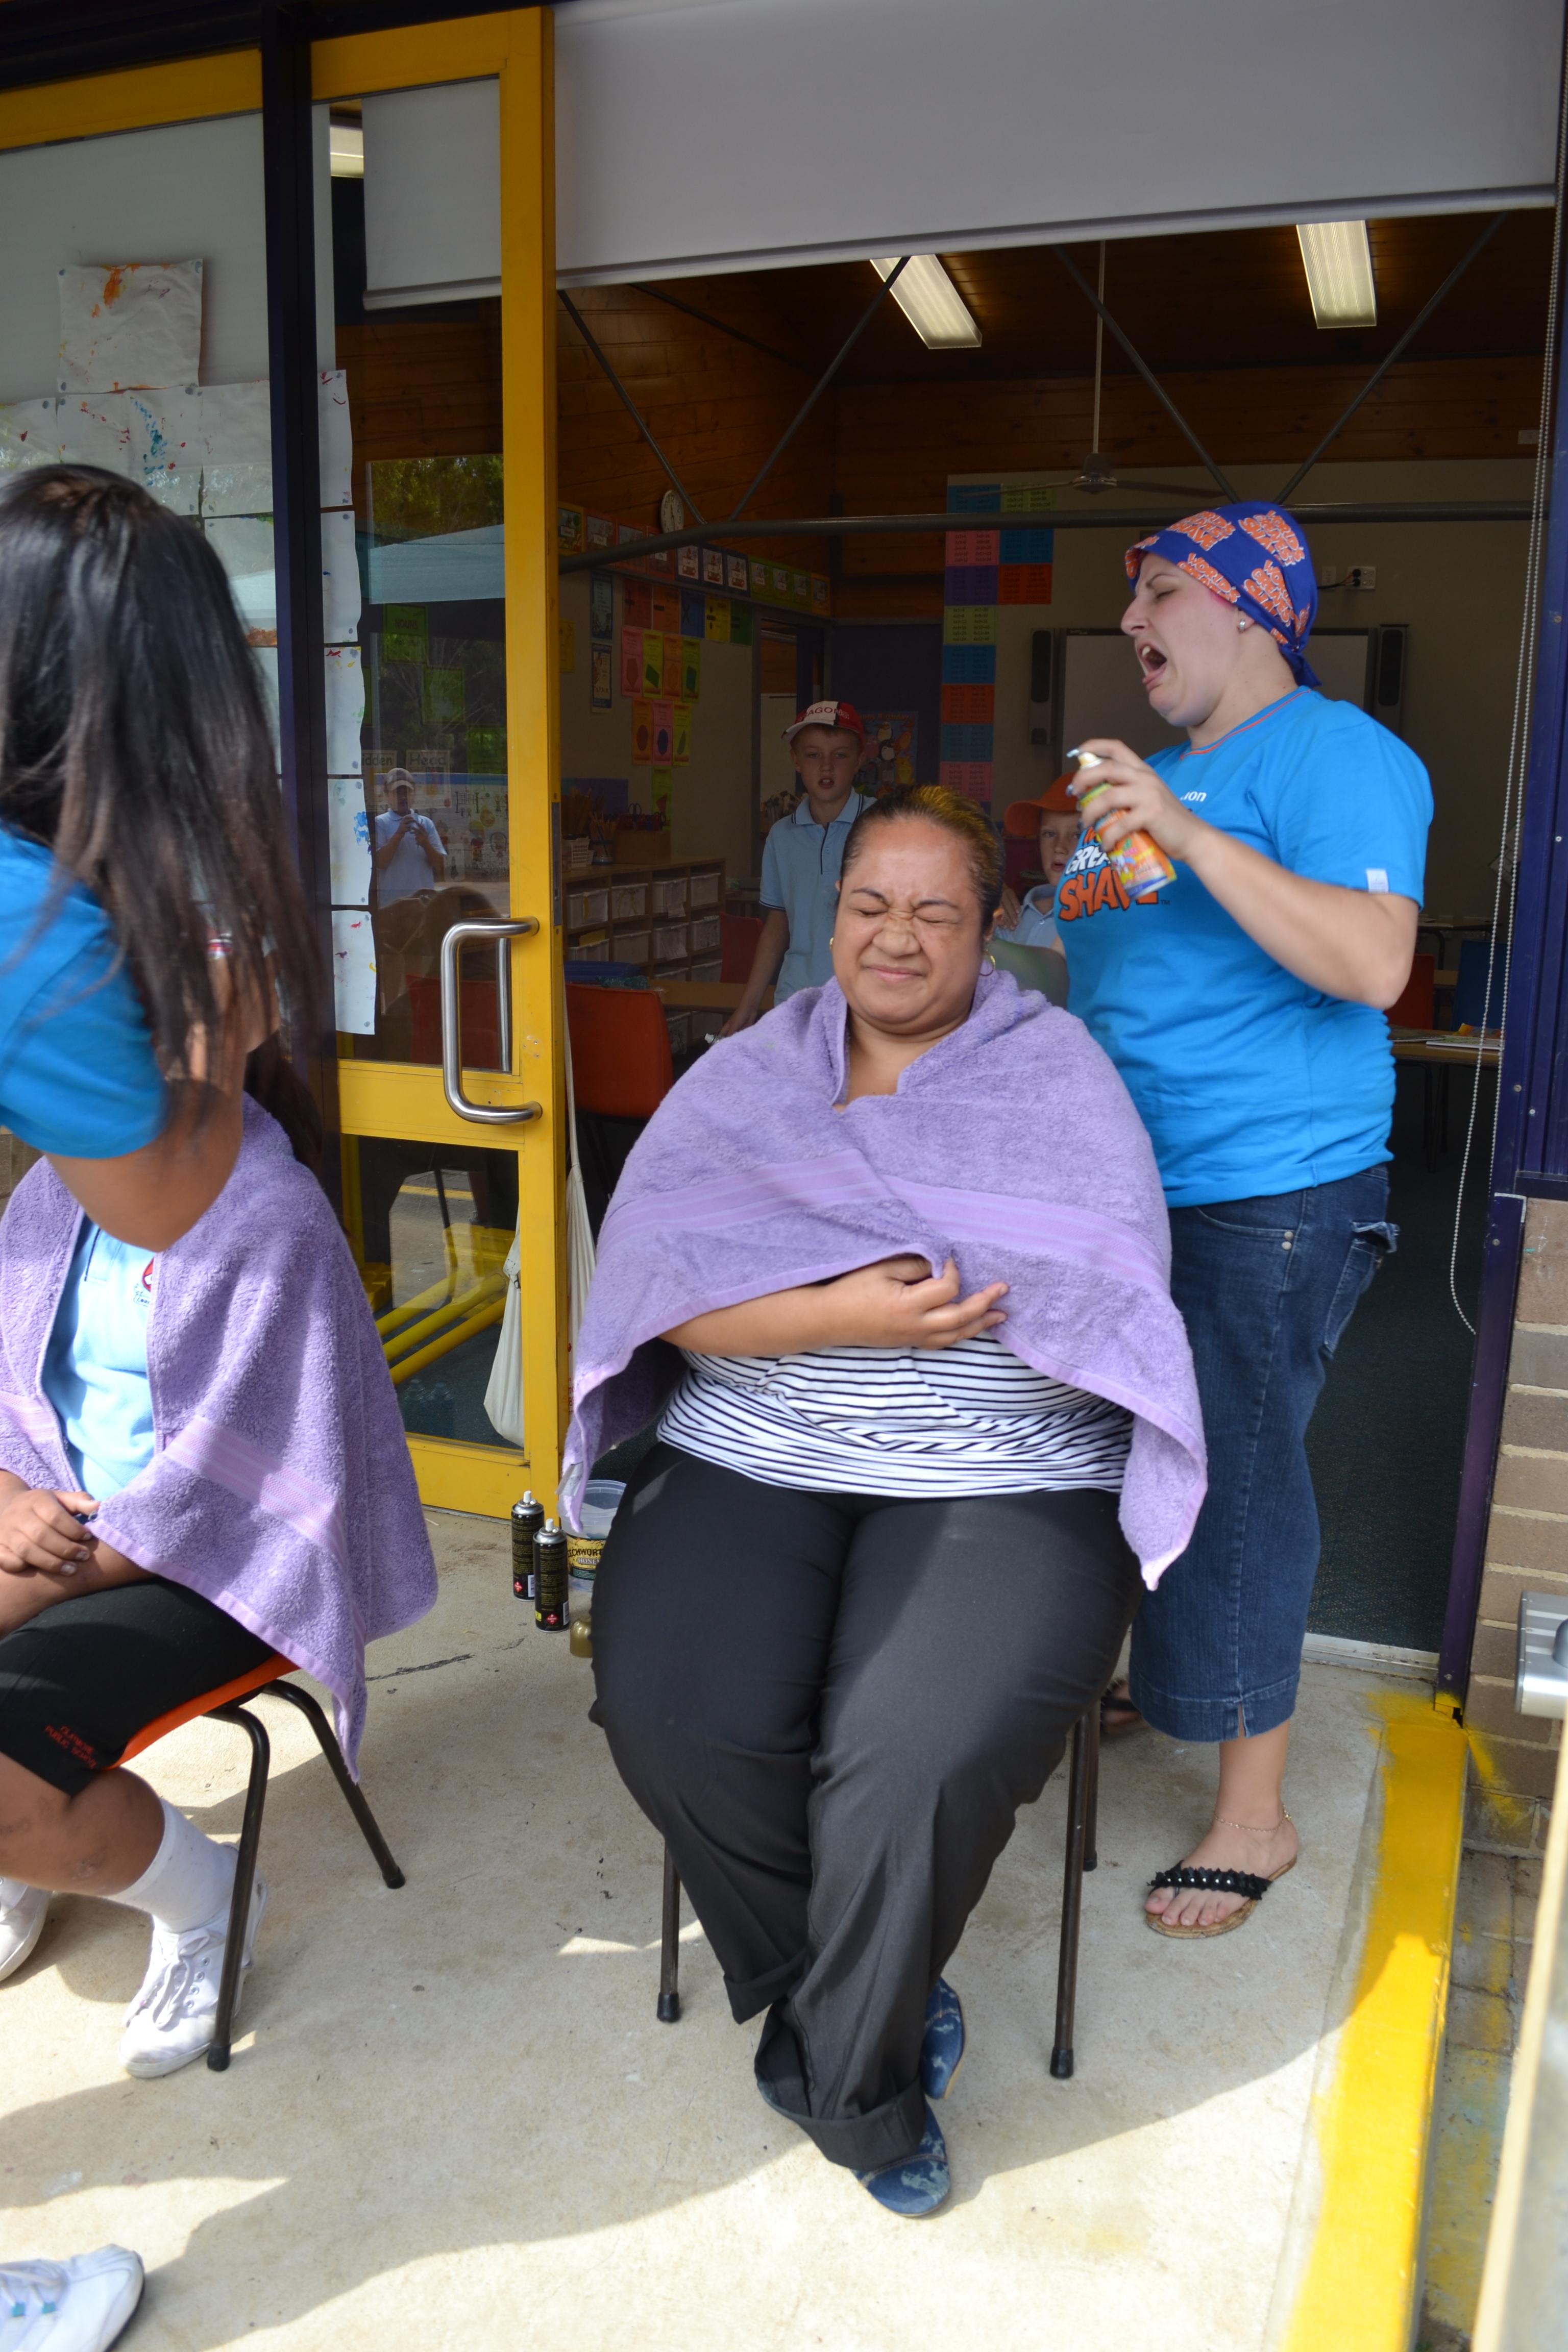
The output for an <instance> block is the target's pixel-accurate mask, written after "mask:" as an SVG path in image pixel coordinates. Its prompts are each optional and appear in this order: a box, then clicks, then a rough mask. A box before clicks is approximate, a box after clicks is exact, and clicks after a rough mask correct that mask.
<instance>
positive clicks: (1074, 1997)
mask: <svg viewBox="0 0 1568 2352" xmlns="http://www.w3.org/2000/svg"><path fill="white" fill-rule="evenodd" d="M1099 1704H1100V1701H1099V1696H1098V1694H1096V1697H1095V1702H1094V1708H1093V1709H1089V1708H1086V1709H1085V1711H1084V1713H1083V1714H1082V1715H1080V1716H1079V1719H1078V1721H1077V1722H1076V1723H1075V1724H1074V1726H1073V1733H1072V1769H1071V1773H1070V1776H1069V1778H1068V1841H1067V1866H1066V1870H1065V1872H1064V1874H1063V1880H1062V1939H1061V1950H1060V1954H1059V1957H1058V1961H1057V2038H1056V2041H1055V2042H1054V2043H1053V2045H1052V2048H1051V2073H1052V2074H1054V2075H1055V2077H1056V2079H1057V2081H1058V2083H1065V2082H1066V2081H1067V2080H1068V2076H1069V2075H1070V2074H1071V2073H1072V2063H1073V2061H1072V2032H1073V2011H1074V2010H1075V2008H1076V2007H1077V2004H1078V1929H1079V1915H1080V1913H1081V1911H1082V1907H1083V1857H1084V1847H1085V1832H1086V1830H1087V1828H1088V1826H1089V1822H1088V1797H1089V1786H1088V1783H1089V1770H1088V1752H1089V1728H1088V1724H1089V1714H1090V1713H1091V1712H1094V1711H1095V1710H1097V1709H1098V1707H1099Z"/></svg>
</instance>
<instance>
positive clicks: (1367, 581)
mask: <svg viewBox="0 0 1568 2352" xmlns="http://www.w3.org/2000/svg"><path fill="white" fill-rule="evenodd" d="M1376 585H1377V566H1376V564H1375V563H1352V565H1351V566H1350V569H1349V570H1348V571H1347V572H1346V573H1345V586H1346V587H1347V588H1375V587H1376Z"/></svg>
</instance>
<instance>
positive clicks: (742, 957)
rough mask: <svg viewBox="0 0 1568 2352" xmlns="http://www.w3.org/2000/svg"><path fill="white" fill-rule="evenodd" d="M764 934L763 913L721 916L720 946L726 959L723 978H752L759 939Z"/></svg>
mask: <svg viewBox="0 0 1568 2352" xmlns="http://www.w3.org/2000/svg"><path fill="white" fill-rule="evenodd" d="M762 936H763V918H762V916H761V915H721V916H720V918H719V947H720V952H721V955H722V956H723V959H724V961H723V963H722V965H721V968H720V972H719V977H720V979H721V980H742V981H744V980H750V978H751V976H752V962H753V961H754V960H755V957H756V952H757V941H758V940H760V939H761V938H762Z"/></svg>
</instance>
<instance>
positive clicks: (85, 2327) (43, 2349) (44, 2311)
mask: <svg viewBox="0 0 1568 2352" xmlns="http://www.w3.org/2000/svg"><path fill="white" fill-rule="evenodd" d="M141 2300H142V2257H141V2255H140V2254H132V2253H130V2252H127V2250H126V2249H125V2247H123V2246H100V2248H99V2250H98V2252H97V2253H96V2254H73V2255H72V2256H71V2258H70V2260H69V2261H68V2262H64V2263H0V2352H104V2347H105V2346H107V2345H110V2344H112V2343H113V2341H114V2339H115V2337H116V2336H118V2335H119V2333H120V2331H121V2328H122V2327H123V2326H124V2325H125V2323H126V2321H127V2320H128V2319H129V2318H130V2316H131V2315H132V2312H133V2311H134V2310H135V2308H136V2306H137V2305H138V2304H139V2303H140V2302H141Z"/></svg>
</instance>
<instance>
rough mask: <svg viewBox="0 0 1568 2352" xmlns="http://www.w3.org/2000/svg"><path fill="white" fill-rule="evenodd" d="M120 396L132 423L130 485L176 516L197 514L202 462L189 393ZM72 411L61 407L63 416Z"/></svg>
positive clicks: (129, 467)
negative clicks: (193, 429) (139, 489)
mask: <svg viewBox="0 0 1568 2352" xmlns="http://www.w3.org/2000/svg"><path fill="white" fill-rule="evenodd" d="M110 396H112V395H110ZM191 397H192V396H191V394H190V392H188V391H184V392H127V393H124V394H121V398H122V399H123V400H124V402H125V410H126V415H128V417H129V418H130V420H131V446H130V455H129V463H128V466H127V469H126V470H127V471H128V472H129V474H130V476H131V478H132V481H136V482H140V483H141V485H142V488H143V489H144V490H148V491H150V492H151V493H152V495H153V498H155V499H157V500H158V503H159V505H160V506H165V507H167V508H168V509H170V511H171V512H172V513H174V514H183V515H194V514H195V513H196V512H197V511H198V510H199V509H200V506H201V495H202V458H201V451H200V449H199V448H198V446H196V442H195V438H194V437H193V433H192V425H191ZM68 405H69V404H68V402H66V401H63V400H62V401H61V403H60V410H61V413H62V415H63V414H64V412H65V410H66V408H67V407H68Z"/></svg>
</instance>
